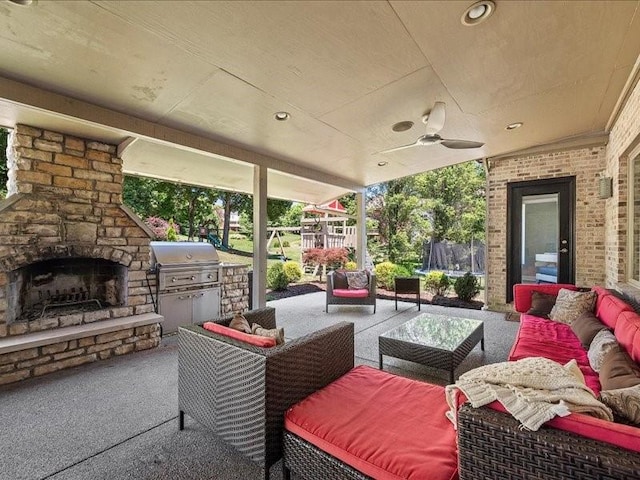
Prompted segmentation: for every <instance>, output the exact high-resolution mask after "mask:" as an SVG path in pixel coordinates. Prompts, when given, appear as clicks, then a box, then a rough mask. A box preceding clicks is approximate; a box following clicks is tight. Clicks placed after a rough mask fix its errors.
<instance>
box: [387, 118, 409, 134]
mask: <svg viewBox="0 0 640 480" xmlns="http://www.w3.org/2000/svg"><path fill="white" fill-rule="evenodd" d="M411 127H413V122H412V121H410V120H405V121H404V122H398V123H396V124H395V125H394V126H393V127H391V129H392V130H393V131H394V132H406V131H407V130H409V129H410V128H411Z"/></svg>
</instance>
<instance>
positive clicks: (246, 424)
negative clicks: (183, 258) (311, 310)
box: [178, 307, 354, 479]
mask: <svg viewBox="0 0 640 480" xmlns="http://www.w3.org/2000/svg"><path fill="white" fill-rule="evenodd" d="M244 316H245V317H246V318H247V320H248V321H249V323H250V324H251V323H258V324H260V325H262V326H263V327H264V328H267V329H271V328H275V327H276V316H275V309H273V308H269V307H266V308H262V309H257V310H253V311H250V312H246V313H244ZM230 320H231V318H226V319H222V320H216V323H220V324H222V325H226V326H228V324H229V322H230ZM353 335H354V329H353V324H352V323H347V322H341V323H338V324H336V325H333V326H330V327H327V328H325V329H323V330H319V331H317V332H314V333H312V334H310V335H307V336H304V337H300V338H296V339H294V340H291V341H289V342H287V343H285V344H284V345H279V346H277V347H273V348H261V347H256V346H253V345H249V344H247V343H245V342H242V341H239V340H235V339H232V338H229V337H226V336H223V335H219V334H216V333H213V332H210V331H207V330H205V329H203V328H202V327H201V326H199V325H193V326H185V327H180V328H179V330H178V408H179V413H180V415H179V422H180V429H181V430H182V429H183V428H184V415H185V414H187V415H189V416H190V417H191V418H193V419H194V420H196V421H197V422H199V423H201V424H203V425H206V426H207V427H209V428H210V429H211V430H212V431H213V433H215V434H216V435H217V436H219V437H220V438H222V439H223V440H225V441H226V442H227V443H229V444H231V445H233V446H234V447H235V448H236V449H237V450H238V451H239V452H240V453H242V454H243V455H245V456H246V457H248V458H250V459H251V460H253V461H255V462H257V463H259V464H260V465H261V466H262V467H263V468H264V472H265V478H267V479H268V478H269V467H270V466H271V465H272V464H273V463H275V462H276V461H277V460H279V459H280V458H281V456H282V430H283V421H284V412H285V411H286V410H287V408H289V407H290V406H291V405H293V404H294V403H296V402H298V401H300V400H302V399H303V398H305V397H307V396H308V395H309V394H311V393H313V392H315V391H316V390H318V389H319V388H321V387H323V386H325V385H327V384H329V383H331V382H332V381H333V380H335V379H337V378H338V377H340V376H341V375H343V374H344V373H346V372H348V371H349V370H350V369H352V368H353V365H354V349H353V345H354V343H353V342H354V340H353V338H354V337H353Z"/></svg>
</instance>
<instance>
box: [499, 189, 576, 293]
mask: <svg viewBox="0 0 640 480" xmlns="http://www.w3.org/2000/svg"><path fill="white" fill-rule="evenodd" d="M574 211H575V177H567V178H558V179H547V180H535V181H531V182H517V183H510V184H509V185H508V187H507V217H508V225H507V265H506V271H507V292H506V297H507V302H510V301H511V300H513V285H514V284H516V283H573V282H574V277H575V273H574V258H575V256H574V248H573V246H574V233H573V232H574V227H573V222H574Z"/></svg>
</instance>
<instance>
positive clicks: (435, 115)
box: [427, 102, 446, 135]
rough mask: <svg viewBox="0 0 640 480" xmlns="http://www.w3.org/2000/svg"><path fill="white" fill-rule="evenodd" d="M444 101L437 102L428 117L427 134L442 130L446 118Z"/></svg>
mask: <svg viewBox="0 0 640 480" xmlns="http://www.w3.org/2000/svg"><path fill="white" fill-rule="evenodd" d="M444 107H445V104H444V102H436V103H434V105H433V108H432V109H431V112H429V117H428V118H427V135H434V134H436V133H438V132H439V131H440V130H442V127H444V120H445V116H446V115H445V111H444Z"/></svg>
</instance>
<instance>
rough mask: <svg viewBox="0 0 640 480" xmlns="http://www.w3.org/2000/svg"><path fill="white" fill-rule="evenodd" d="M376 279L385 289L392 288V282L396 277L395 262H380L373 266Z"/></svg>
mask: <svg viewBox="0 0 640 480" xmlns="http://www.w3.org/2000/svg"><path fill="white" fill-rule="evenodd" d="M374 270H375V272H376V281H377V283H378V285H380V286H381V287H383V288H386V289H387V290H393V285H394V282H393V280H394V279H395V278H396V275H395V272H396V264H395V263H392V262H382V263H379V264H377V265H376V266H375V269H374Z"/></svg>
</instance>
